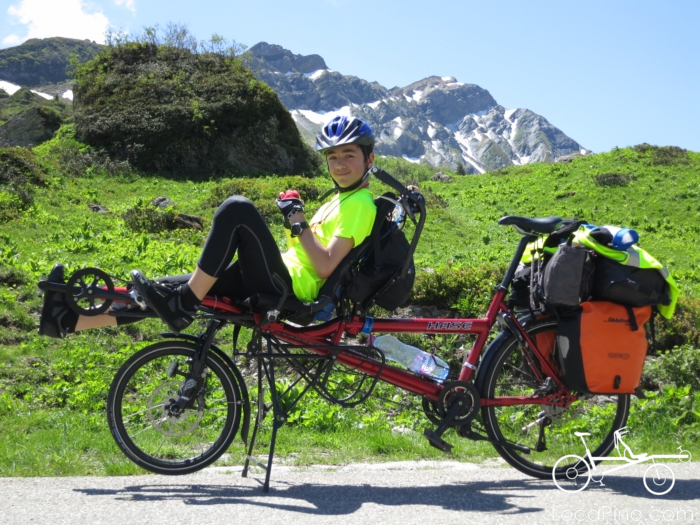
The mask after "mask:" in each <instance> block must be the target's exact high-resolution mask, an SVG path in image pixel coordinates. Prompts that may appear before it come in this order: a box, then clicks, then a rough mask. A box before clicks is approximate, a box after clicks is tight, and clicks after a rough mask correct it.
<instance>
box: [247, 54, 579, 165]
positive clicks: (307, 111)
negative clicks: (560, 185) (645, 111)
mask: <svg viewBox="0 0 700 525" xmlns="http://www.w3.org/2000/svg"><path fill="white" fill-rule="evenodd" d="M248 53H249V59H248V60H249V62H248V63H249V64H250V67H252V69H253V72H254V73H255V75H256V76H257V78H258V79H260V80H263V81H265V82H266V83H267V84H269V85H270V87H272V88H273V89H274V90H275V91H276V92H277V94H278V96H279V97H280V100H282V103H283V104H284V105H285V106H286V107H287V109H288V110H289V111H290V112H291V114H292V117H293V118H294V120H295V122H296V123H297V126H299V128H300V131H301V133H302V135H303V136H304V137H305V138H306V140H307V141H308V142H310V143H311V142H313V137H314V135H315V134H316V133H317V131H318V130H319V129H320V126H321V125H322V124H324V123H325V122H327V121H328V120H330V119H331V118H332V117H334V116H336V115H346V116H350V115H352V116H357V117H360V118H363V119H364V120H367V121H368V122H369V123H370V124H371V125H372V126H373V128H374V130H375V135H376V136H377V145H376V151H377V153H378V154H381V155H392V156H397V157H403V158H406V159H408V160H410V161H412V162H424V163H427V164H431V165H433V166H436V167H439V166H446V167H448V168H450V169H453V170H454V169H458V167H459V166H460V165H461V166H462V167H463V168H464V169H465V171H466V172H467V173H483V172H485V171H489V170H494V169H500V168H504V167H507V166H511V165H521V164H527V163H530V162H550V161H553V160H555V159H556V158H559V157H563V156H567V155H575V154H587V153H588V150H586V149H585V148H583V147H582V146H581V145H580V144H579V143H578V142H576V141H575V140H573V139H572V138H570V137H568V136H567V135H566V134H565V133H564V132H562V131H561V130H560V129H558V128H557V127H556V126H554V125H552V124H551V123H550V122H549V121H548V120H547V119H546V118H544V117H543V116H541V115H538V114H536V113H534V112H532V111H530V110H528V109H525V108H517V109H506V108H504V107H503V106H501V105H499V104H498V103H497V101H496V100H495V99H494V98H493V97H492V96H491V94H490V93H489V92H488V91H487V90H486V89H483V88H482V87H480V86H478V85H476V84H468V83H465V82H458V81H457V79H456V78H455V77H452V76H430V77H426V78H424V79H421V80H418V81H416V82H413V83H411V84H409V85H408V86H405V87H394V88H391V89H387V88H386V87H384V86H382V85H381V84H379V83H378V82H368V81H366V80H363V79H360V78H359V77H356V76H352V75H343V74H341V73H339V72H337V71H333V70H331V69H329V68H328V66H327V65H326V62H325V60H323V58H322V57H320V56H319V55H308V57H313V59H309V60H307V59H306V58H307V57H304V56H303V55H295V54H294V53H292V52H291V51H289V50H286V49H284V48H282V47H281V46H278V45H273V44H268V43H266V42H260V43H258V44H256V45H255V46H253V47H251V48H250V49H249V51H248ZM269 57H273V59H272V60H270V59H269ZM319 59H320V60H319ZM317 66H319V69H316V70H313V71H309V70H310V69H312V68H313V67H317ZM320 66H325V67H320ZM281 69H287V70H286V71H282V70H281Z"/></svg>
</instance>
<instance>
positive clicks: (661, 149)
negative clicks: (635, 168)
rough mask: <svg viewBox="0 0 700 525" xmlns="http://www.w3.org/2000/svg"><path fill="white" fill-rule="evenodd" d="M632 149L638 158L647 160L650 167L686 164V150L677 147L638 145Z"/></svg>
mask: <svg viewBox="0 0 700 525" xmlns="http://www.w3.org/2000/svg"><path fill="white" fill-rule="evenodd" d="M632 149H633V150H634V151H636V152H637V153H638V154H639V156H640V157H642V158H647V159H649V161H650V163H651V165H652V166H669V165H672V164H688V163H690V159H689V158H688V150H686V149H683V148H679V147H678V146H652V145H651V144H647V143H644V144H638V145H637V146H633V147H632Z"/></svg>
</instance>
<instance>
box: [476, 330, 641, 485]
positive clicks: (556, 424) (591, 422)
mask: <svg viewBox="0 0 700 525" xmlns="http://www.w3.org/2000/svg"><path fill="white" fill-rule="evenodd" d="M556 326H557V324H556V320H552V319H544V320H540V321H537V322H533V323H532V324H530V325H528V326H527V327H526V331H527V333H528V335H530V337H531V338H532V339H533V341H535V342H536V344H537V345H538V349H539V350H540V351H541V352H542V353H544V354H545V355H548V354H549V353H550V352H551V351H552V350H553V349H554V345H555V343H556ZM493 351H495V352H496V354H495V355H493V358H492V359H491V361H490V363H489V364H488V368H487V369H486V371H485V375H484V378H483V380H481V381H479V384H480V386H481V392H480V394H481V397H482V399H493V398H498V397H532V398H535V397H537V396H538V395H541V394H540V392H541V390H540V392H538V390H539V389H542V388H543V386H544V383H543V382H541V381H539V380H538V379H537V377H536V375H535V374H534V373H533V370H532V367H531V365H530V364H529V361H528V359H526V358H525V355H524V354H523V350H521V348H520V346H519V345H518V341H517V340H516V338H515V337H513V336H510V337H507V338H506V339H505V340H504V341H503V342H502V343H501V344H500V345H499V346H498V347H496V348H495V349H494V350H493ZM531 361H532V362H533V363H534V365H535V366H539V364H538V361H537V358H536V357H535V356H534V354H533V355H531ZM629 407H630V396H629V395H617V396H609V395H582V396H579V399H578V401H576V402H574V403H573V404H571V405H570V406H569V407H568V408H561V407H558V406H555V405H539V404H529V405H509V406H490V407H484V408H482V411H481V414H482V418H483V421H484V427H485V428H486V432H487V434H488V435H489V437H490V438H491V439H493V440H495V441H497V442H502V443H510V444H518V445H524V446H526V447H528V448H529V449H530V453H529V454H526V453H524V452H522V451H519V450H517V449H514V448H512V447H509V446H505V445H498V444H494V447H495V448H496V451H497V452H498V453H499V454H500V455H501V457H503V459H505V460H506V461H507V462H508V463H509V464H510V465H512V466H513V467H515V468H516V469H518V470H519V471H521V472H523V473H525V474H527V475H529V476H533V477H536V478H540V479H550V478H551V477H552V476H553V475H554V476H555V477H557V478H558V479H562V478H563V477H564V476H566V473H567V471H569V469H570V468H571V467H572V466H573V467H575V468H577V469H579V467H580V470H581V473H584V472H583V471H584V470H585V469H584V468H583V466H581V465H580V464H579V465H578V466H576V465H575V462H574V463H572V464H571V465H565V464H559V465H557V466H556V469H554V467H555V464H556V462H557V460H558V459H559V458H561V457H562V456H566V455H569V454H572V453H577V454H579V455H581V456H585V455H586V451H585V448H584V447H583V444H582V442H581V440H580V439H579V438H578V437H576V436H575V435H574V432H587V433H589V434H590V436H588V437H587V438H586V440H587V444H588V446H589V449H590V450H591V454H592V455H593V456H598V457H600V456H606V455H607V454H608V453H609V452H610V450H612V448H613V446H614V441H613V440H614V436H613V433H614V432H615V430H618V429H620V428H622V427H623V426H625V422H626V421H627V416H628V415H629Z"/></svg>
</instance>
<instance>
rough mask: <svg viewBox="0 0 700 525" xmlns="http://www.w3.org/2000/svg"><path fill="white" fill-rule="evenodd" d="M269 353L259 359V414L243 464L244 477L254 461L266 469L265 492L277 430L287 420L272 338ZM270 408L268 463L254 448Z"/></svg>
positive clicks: (268, 345) (256, 464) (267, 489)
mask: <svg viewBox="0 0 700 525" xmlns="http://www.w3.org/2000/svg"><path fill="white" fill-rule="evenodd" d="M267 348H268V355H267V356H265V355H264V354H263V355H259V356H257V359H258V415H257V417H256V418H255V427H254V428H253V435H252V436H251V439H250V446H249V447H248V454H247V456H246V460H245V464H244V466H243V473H242V474H241V476H242V477H244V478H246V477H248V469H249V467H250V464H251V463H253V464H254V465H255V466H257V467H259V468H261V469H263V470H264V471H265V482H264V484H263V492H269V491H270V474H271V473H272V461H273V458H274V455H275V443H276V441H277V430H278V429H279V428H280V427H282V425H284V422H285V420H286V417H285V413H284V411H282V409H281V408H280V405H279V399H278V394H277V388H275V368H274V361H275V358H274V356H273V355H272V344H271V342H270V340H268V341H267ZM265 359H268V361H269V363H267V364H266V363H265ZM263 375H265V376H267V381H268V384H269V387H270V397H271V398H272V403H271V407H270V406H267V405H266V404H265V394H264V387H263ZM270 408H272V416H273V422H272V436H271V438H270V450H269V454H268V458H267V465H265V464H263V463H262V462H260V461H258V460H257V459H256V458H255V457H254V456H253V448H254V447H255V439H256V437H257V435H258V430H259V429H260V425H262V422H263V420H264V419H265V417H266V416H267V414H268V412H269V410H270Z"/></svg>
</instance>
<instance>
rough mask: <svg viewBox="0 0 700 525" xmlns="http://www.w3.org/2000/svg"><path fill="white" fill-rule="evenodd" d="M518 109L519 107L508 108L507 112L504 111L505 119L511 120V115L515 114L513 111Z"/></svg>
mask: <svg viewBox="0 0 700 525" xmlns="http://www.w3.org/2000/svg"><path fill="white" fill-rule="evenodd" d="M516 111H518V110H517V109H506V110H505V112H504V113H503V116H504V117H505V119H506V120H507V121H508V122H510V117H511V116H513V113H515V112H516Z"/></svg>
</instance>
